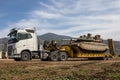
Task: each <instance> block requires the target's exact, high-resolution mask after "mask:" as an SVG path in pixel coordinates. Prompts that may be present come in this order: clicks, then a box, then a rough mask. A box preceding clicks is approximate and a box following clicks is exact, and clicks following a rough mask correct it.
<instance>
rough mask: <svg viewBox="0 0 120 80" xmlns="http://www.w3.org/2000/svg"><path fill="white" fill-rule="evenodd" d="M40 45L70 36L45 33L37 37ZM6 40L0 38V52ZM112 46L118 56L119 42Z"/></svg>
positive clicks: (119, 53) (119, 50) (105, 41)
mask: <svg viewBox="0 0 120 80" xmlns="http://www.w3.org/2000/svg"><path fill="white" fill-rule="evenodd" d="M38 37H39V39H40V41H41V43H43V42H44V40H48V41H51V40H57V41H59V42H60V43H61V40H62V39H71V38H72V37H70V36H64V35H58V34H54V33H46V34H43V35H40V36H38ZM7 40H8V39H7V38H1V39H0V50H1V49H2V48H3V47H2V44H5V43H7ZM104 43H106V44H108V42H107V40H104ZM114 46H115V52H116V54H117V55H120V41H114Z"/></svg>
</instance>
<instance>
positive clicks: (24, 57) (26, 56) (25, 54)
mask: <svg viewBox="0 0 120 80" xmlns="http://www.w3.org/2000/svg"><path fill="white" fill-rule="evenodd" d="M21 60H22V61H29V60H30V53H29V52H28V51H23V52H22V54H21Z"/></svg>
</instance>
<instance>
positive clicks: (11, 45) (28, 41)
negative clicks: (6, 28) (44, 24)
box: [8, 27, 38, 61]
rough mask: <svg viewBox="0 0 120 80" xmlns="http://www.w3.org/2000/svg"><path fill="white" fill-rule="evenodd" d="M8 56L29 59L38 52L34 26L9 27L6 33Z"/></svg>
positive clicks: (16, 58)
mask: <svg viewBox="0 0 120 80" xmlns="http://www.w3.org/2000/svg"><path fill="white" fill-rule="evenodd" d="M8 36H9V40H8V56H9V58H14V59H15V60H16V61H18V60H23V61H27V60H31V59H32V56H33V55H34V54H33V53H38V38H37V34H36V31H35V28H34V27H32V28H25V29H15V28H14V29H11V31H10V33H9V34H8Z"/></svg>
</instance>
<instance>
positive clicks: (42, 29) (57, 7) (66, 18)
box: [0, 0, 120, 40]
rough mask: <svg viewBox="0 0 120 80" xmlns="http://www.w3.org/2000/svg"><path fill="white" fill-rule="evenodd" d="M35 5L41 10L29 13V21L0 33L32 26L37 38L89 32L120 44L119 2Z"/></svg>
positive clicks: (88, 0)
mask: <svg viewBox="0 0 120 80" xmlns="http://www.w3.org/2000/svg"><path fill="white" fill-rule="evenodd" d="M39 3H40V7H41V8H40V9H35V10H33V11H31V12H29V13H30V15H28V16H29V18H27V19H24V18H23V19H22V20H19V21H17V22H15V23H12V24H10V25H9V28H5V29H4V30H0V31H1V32H2V33H5V34H6V33H8V29H10V28H13V27H21V26H22V27H29V26H30V27H31V26H35V27H36V28H37V33H38V34H39V35H41V34H44V33H47V32H54V33H57V34H64V35H69V36H79V35H81V34H86V33H89V32H91V33H93V34H101V35H102V36H103V38H105V39H107V38H114V39H115V40H120V36H119V35H118V34H120V31H119V27H120V26H119V25H120V0H106V1H105V0H59V1H58V0H51V2H50V1H48V3H45V2H39ZM5 34H4V35H5ZM0 36H1V37H3V35H0Z"/></svg>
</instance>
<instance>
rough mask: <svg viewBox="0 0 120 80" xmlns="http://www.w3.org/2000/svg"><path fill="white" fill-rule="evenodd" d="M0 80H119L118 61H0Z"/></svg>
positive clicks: (119, 67) (119, 64) (119, 68)
mask: <svg viewBox="0 0 120 80" xmlns="http://www.w3.org/2000/svg"><path fill="white" fill-rule="evenodd" d="M0 80H120V59H119V58H115V59H112V60H107V61H105V60H82V59H69V60H68V61H62V62H61V61H56V62H53V61H40V60H39V59H34V60H32V61H19V62H16V61H14V60H13V59H9V60H0Z"/></svg>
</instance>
